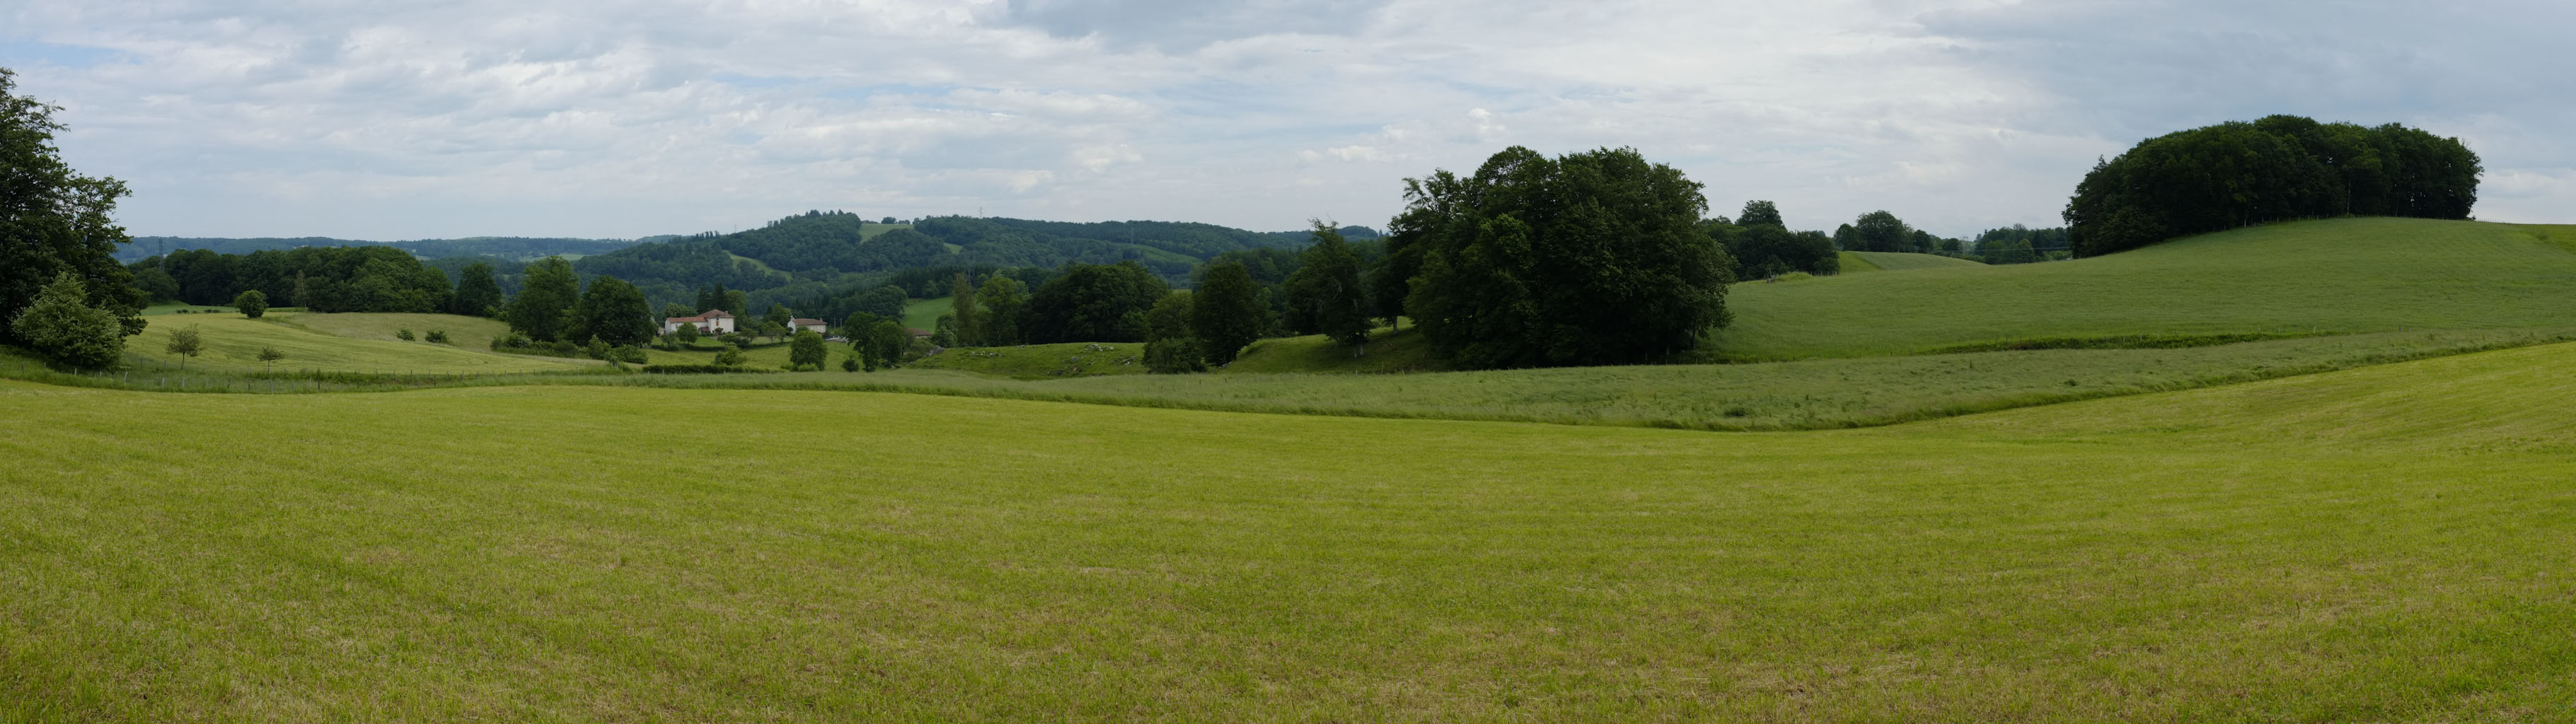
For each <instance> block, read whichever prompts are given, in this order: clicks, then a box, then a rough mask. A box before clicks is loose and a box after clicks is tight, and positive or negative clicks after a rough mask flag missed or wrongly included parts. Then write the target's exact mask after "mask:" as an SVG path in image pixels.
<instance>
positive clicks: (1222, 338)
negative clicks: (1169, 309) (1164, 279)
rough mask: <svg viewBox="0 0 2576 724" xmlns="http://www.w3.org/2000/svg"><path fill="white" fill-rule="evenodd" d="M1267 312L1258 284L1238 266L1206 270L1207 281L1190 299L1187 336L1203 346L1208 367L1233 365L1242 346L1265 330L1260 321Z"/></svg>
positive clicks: (1220, 265)
mask: <svg viewBox="0 0 2576 724" xmlns="http://www.w3.org/2000/svg"><path fill="white" fill-rule="evenodd" d="M1269 311H1270V310H1268V309H1266V308H1264V305H1262V303H1261V288H1260V283H1259V282H1255V281H1253V280H1252V274H1250V273H1249V272H1246V271H1244V268H1243V265H1242V264H1237V263H1234V262H1226V263H1223V264H1217V265H1214V266H1210V267H1208V271H1207V280H1206V281H1203V282H1200V283H1199V288H1198V291H1197V292H1195V293H1193V294H1192V295H1191V301H1190V332H1191V336H1195V337H1197V338H1198V340H1199V344H1202V345H1206V352H1207V361H1208V364H1211V365H1216V366H1220V367H1222V366H1225V365H1228V364H1233V363H1234V358H1235V356H1236V355H1239V354H1242V353H1243V348H1244V346H1245V345H1249V344H1252V341H1253V340H1256V339H1260V338H1261V328H1262V327H1264V326H1267V324H1266V321H1267V320H1265V319H1263V317H1264V315H1266V314H1268V312H1269Z"/></svg>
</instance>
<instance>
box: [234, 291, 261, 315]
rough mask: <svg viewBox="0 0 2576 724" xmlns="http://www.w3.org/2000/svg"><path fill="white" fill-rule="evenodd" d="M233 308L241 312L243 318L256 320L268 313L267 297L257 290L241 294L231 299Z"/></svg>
mask: <svg viewBox="0 0 2576 724" xmlns="http://www.w3.org/2000/svg"><path fill="white" fill-rule="evenodd" d="M233 308H234V309H237V310H241V313H242V316H244V317H249V318H251V319H258V318H259V315H262V314H267V313H268V295H267V294H265V293H262V292H261V291H260V290H257V289H253V290H250V291H246V292H242V293H241V294H239V295H236V296H234V297H233Z"/></svg>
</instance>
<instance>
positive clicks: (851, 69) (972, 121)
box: [0, 0, 2576, 240]
mask: <svg viewBox="0 0 2576 724" xmlns="http://www.w3.org/2000/svg"><path fill="white" fill-rule="evenodd" d="M0 18H5V22H0V67H9V68H13V69H15V70H17V71H18V73H19V77H18V83H19V92H20V93H22V94H26V95H31V96H34V97H37V98H40V99H44V100H47V101H50V102H53V103H55V104H57V105H61V106H63V107H64V109H65V110H64V111H63V112H62V113H61V114H59V115H58V118H59V119H60V120H62V121H63V122H65V123H67V124H69V125H70V126H71V130H70V131H68V132H67V133H65V134H64V135H63V136H62V137H61V139H60V140H61V146H62V150H63V153H64V155H65V156H66V157H67V158H68V159H69V160H70V161H71V162H72V164H73V165H74V166H76V167H78V168H80V169H82V170H83V171H85V172H88V173H92V174H105V175H112V176H116V177H119V178H122V179H125V180H127V181H128V182H130V183H131V184H132V185H133V187H134V190H135V195H134V196H133V197H132V198H130V199H127V200H126V201H125V202H124V204H123V206H122V207H121V216H122V218H123V219H124V221H125V222H126V224H127V227H128V228H129V229H130V230H131V231H133V232H134V233H136V234H138V235H179V236H307V235H313V236H337V237H344V238H362V239H379V240H395V239H415V238H436V237H457V236H475V235H514V236H578V237H635V236H644V235H651V234H663V233H689V232H696V231H707V230H718V231H730V230H734V229H738V228H744V227H748V226H756V225H758V224H759V223H760V222H761V221H763V220H765V219H770V218H775V217H778V216H783V215H786V214H789V213H795V212H801V211H804V210H806V209H817V208H819V209H846V210H850V211H855V212H859V213H861V214H865V215H868V216H871V217H875V216H899V217H907V218H909V217H913V216H921V215H939V214H977V213H981V214H985V215H996V216H1018V217H1027V218H1042V219H1059V220H1068V221H1094V220H1113V219H1160V220H1182V221H1205V222H1210V223H1217V224H1224V225H1228V226H1237V227H1245V228H1252V229H1262V230H1277V229H1293V228H1298V227H1300V226H1302V225H1303V223H1304V220H1305V219H1307V218H1309V217H1322V218H1328V219H1335V220H1339V221H1341V222H1343V223H1357V224H1367V225H1372V226H1375V225H1381V224H1383V223H1384V222H1385V220H1386V218H1387V217H1388V216H1390V215H1392V214H1393V213H1394V212H1395V211H1396V209H1397V208H1398V207H1399V206H1400V205H1401V203H1402V198H1401V188H1402V186H1401V184H1402V179H1403V178H1404V177H1407V176H1418V175H1422V174H1425V173H1428V172H1430V171H1431V170H1433V169H1437V168H1447V169H1452V170H1457V171H1462V172H1463V171H1472V170H1473V169H1474V168H1475V167H1476V166H1477V165H1478V164H1479V163H1480V162H1481V161H1482V160H1483V158H1484V157H1485V156H1488V155H1491V154H1492V153H1493V152H1494V151H1497V150H1500V149H1502V148H1503V147H1505V146H1509V145H1515V144H1517V145H1523V146H1529V147H1531V148H1534V149H1538V150H1540V151H1542V152H1546V153H1550V154H1557V153H1566V152H1571V151H1578V150H1584V149H1590V148H1595V147H1602V146H1634V147H1636V148H1638V149H1639V150H1640V151H1642V152H1644V154H1645V155H1646V156H1647V158H1649V159H1653V160H1656V161H1660V162H1664V163H1668V164H1671V165H1673V166H1676V167H1678V168H1680V169H1682V170H1683V171H1684V172H1686V173H1687V174H1689V175H1690V177H1691V178H1693V179H1696V180H1698V181H1700V182H1702V183H1704V184H1706V185H1707V196H1708V199H1709V202H1710V205H1711V206H1712V209H1713V211H1714V212H1715V213H1721V214H1732V213H1733V212H1734V210H1735V209H1736V208H1737V207H1739V206H1741V205H1742V203H1743V202H1744V201H1745V200H1746V199H1752V198H1763V199H1772V200H1775V201H1777V202H1778V203H1779V205H1780V208H1781V209H1782V211H1783V212H1785V215H1786V216H1787V218H1788V220H1789V221H1790V223H1791V225H1792V226H1793V227H1807V228H1831V227H1832V226H1834V225H1835V224H1837V223H1841V222H1844V221H1848V220H1850V219H1851V218H1852V217H1853V216H1856V215H1858V214H1860V213H1863V212H1867V211H1870V210H1874V209H1886V210H1889V211H1893V212H1895V213H1896V214H1897V215H1898V216H1901V217H1903V218H1905V219H1907V220H1908V221H1911V222H1914V223H1915V224H1916V225H1917V226H1920V227H1923V228H1926V229H1929V230H1931V231H1933V232H1935V233H1939V234H1943V235H1954V236H1964V235H1969V234H1973V233H1975V232H1976V231H1977V230H1979V229H1982V228H1986V227H1991V226H2000V225H2007V224H2012V223H2027V224H2031V225H2034V226H2038V225H2055V224H2056V223H2057V222H2056V216H2057V211H2058V209H2059V208H2060V207H2061V206H2062V205H2063V204H2064V202H2065V197H2066V195H2067V193H2068V191H2069V190H2070V189H2072V188H2073V186H2074V184H2075V181H2076V180H2077V179H2078V178H2079V177H2081V175H2082V174H2083V172H2084V171H2085V170H2086V169H2087V168H2089V167H2090V166H2091V164H2092V163H2093V160H2094V159H2095V158H2096V157H2097V156H2102V155H2110V154H2116V153H2118V152H2119V151H2121V150H2122V149H2125V148H2127V147H2128V146H2129V145H2131V144H2133V143H2135V142H2136V141H2138V140H2139V139H2141V138H2144V137H2147V136H2151V135H2156V134H2161V133H2164V132H2167V131H2172V130H2178V129H2182V128H2188V127H2193V126H2200V125H2207V124H2210V123H2214V122H2219V121H2225V120H2231V119H2247V120H2250V119H2252V118H2255V117H2259V116H2262V115H2266V114H2271V113H2291V114H2300V115H2308V116H2313V117H2316V118H2318V119H2320V120H2350V121H2356V122H2362V123H2368V124H2377V123H2382V122H2389V121H2395V122H2401V123H2405V124H2408V125H2413V126H2418V127H2422V128H2425V129H2428V130H2431V131H2433V132H2435V133H2437V134H2440V135H2445V136H2458V137H2460V138H2462V139H2463V140H2465V141H2467V142H2468V143H2469V145H2470V147H2471V148H2472V149H2474V150H2476V151H2477V152H2478V153H2479V154H2481V155H2482V156H2483V157H2484V158H2485V162H2486V167H2487V176H2486V183H2485V187H2484V190H2483V192H2482V194H2481V200H2480V203H2479V205H2478V208H2477V214H2478V215H2479V216H2480V217H2481V218H2487V219H2495V220H2504V221H2557V222H2565V221H2576V145H2571V143H2570V141H2569V140H2568V139H2569V131H2568V129H2571V128H2576V74H2570V73H2566V72H2564V71H2563V68H2562V67H2560V66H2557V65H2556V62H2557V61H2556V60H2555V59H2556V58H2557V57H2558V56H2559V55H2561V53H2559V52H2558V48H2560V47H2561V46H2562V45H2563V43H2562V42H2561V38H2560V35H2561V34H2562V33H2563V29H2564V28H2566V27H2568V26H2570V25H2571V24H2576V6H2570V5H2568V4H2566V3H2564V2H2522V3H2518V2H2465V3H2427V2H2422V1H2421V0H2406V1H2403V2H2399V1H2396V0H2387V1H2382V0H2354V1H2349V2H2325V1H2315V2H2246V1H2243V0H2176V1H2170V2H2094V1H2089V0H2070V1H2067V2H2025V3H2013V2H1997V1H1994V0H1979V1H1975V2H1939V1H1931V0H1924V1H1916V0H1862V1H1858V2H1839V1H1835V0H1809V1H1807V2H1798V3H1772V2H1759V3H1757V2H1711V1H1688V0H1676V1H1662V0H1595V1H1591V2H1536V1H1529V0H1480V1H1475V2H1468V1H1464V0H1383V1H1378V0H1252V1H1248V2H1234V3H1225V2H1195V1H1191V0H720V1H718V2H698V3H678V2H658V1H656V0H588V1H585V2H549V1H547V0H429V1H420V0H371V1H367V2H346V1H333V0H276V1H270V2H237V1H233V0H174V1H170V2H116V1H112V0H109V1H102V0H20V1H19V2H15V3H12V4H11V7H10V8H9V9H5V10H0Z"/></svg>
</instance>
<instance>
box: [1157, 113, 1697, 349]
mask: <svg viewBox="0 0 2576 724" xmlns="http://www.w3.org/2000/svg"><path fill="white" fill-rule="evenodd" d="M1406 197H1407V202H1408V205H1407V211H1406V214H1407V216H1400V217H1398V221H1399V223H1398V224H1397V226H1399V227H1404V228H1408V229H1419V231H1418V232H1417V233H1419V234H1421V238H1420V241H1419V242H1417V243H1420V244H1422V245H1423V257H1422V271H1421V274H1420V275H1419V276H1417V277H1415V280H1414V283H1413V284H1412V289H1411V292H1410V293H1409V294H1408V296H1407V297H1406V300H1405V310H1406V313H1407V314H1408V315H1409V316H1411V317H1413V319H1414V322H1415V323H1416V324H1419V325H1420V326H1421V329H1422V332H1423V335H1424V337H1425V338H1426V339H1427V340H1428V341H1429V342H1430V344H1431V347H1432V349H1433V350H1434V351H1435V352H1436V353H1438V354H1439V355H1440V356H1442V357H1443V358H1445V359H1446V360H1448V361H1449V362H1450V363H1451V364H1453V365H1457V366H1460V367H1474V368H1492V367H1531V366H1548V365H1575V364H1612V363H1624V362H1637V361H1645V360H1651V359H1657V358H1661V357H1664V356H1667V355H1670V354H1671V353H1674V352H1679V351H1682V350H1687V349H1690V348H1692V347H1694V346H1696V345H1697V344H1698V343H1699V341H1700V339H1701V337H1702V335H1703V334H1705V333H1706V332H1707V331H1709V330H1711V329H1713V328H1716V327H1720V326H1723V325H1725V324H1726V323H1727V321H1728V317H1727V313H1726V304H1725V300H1726V296H1725V295H1726V284H1727V283H1728V282H1729V281H1731V280H1732V274H1731V269H1732V267H1733V266H1734V262H1733V261H1732V260H1730V259H1729V258H1728V257H1727V255H1726V251H1725V249H1724V248H1722V247H1720V246H1719V245H1718V243H1717V242H1716V241H1715V240H1713V239H1711V238H1709V236H1708V235H1707V234H1705V233H1702V232H1701V231H1700V230H1699V229H1698V226H1697V225H1698V222H1699V219H1700V217H1701V215H1702V214H1703V213H1705V212H1706V211H1707V209H1708V202H1707V201H1706V200H1705V199H1704V198H1703V197H1702V196H1701V195H1700V185H1699V184H1698V183H1696V182H1693V181H1691V180H1690V179H1688V178H1685V177H1683V176H1682V174H1681V172H1680V171H1677V170H1674V169H1673V168H1672V167H1670V166H1665V165H1662V164H1656V163H1649V162H1648V161H1646V160H1645V158H1644V157H1643V156H1641V155H1639V154H1638V153H1637V152H1636V150H1634V149H1626V148H1622V149H1600V150H1595V151H1590V152H1585V153H1576V154H1570V155H1566V156H1561V157H1558V158H1553V159H1551V158H1548V157H1545V156H1542V155H1540V154H1539V153H1537V152H1535V151H1531V150H1529V149H1527V148H1521V147H1517V146H1516V147H1513V148H1509V149H1505V150H1504V151H1502V152H1501V153H1497V154H1495V155H1494V156H1493V158H1491V159H1488V160H1487V161H1486V162H1485V165H1484V167H1483V168H1480V169H1478V170H1477V172H1476V175H1474V176H1472V177H1465V178H1461V177H1458V176H1455V175H1452V174H1450V173H1448V172H1445V171H1438V172H1434V173H1433V174H1432V175H1431V176H1430V177H1429V178H1425V179H1411V180H1407V182H1406ZM1201 303H1202V304H1204V303H1205V302H1204V301H1202V302H1201Z"/></svg>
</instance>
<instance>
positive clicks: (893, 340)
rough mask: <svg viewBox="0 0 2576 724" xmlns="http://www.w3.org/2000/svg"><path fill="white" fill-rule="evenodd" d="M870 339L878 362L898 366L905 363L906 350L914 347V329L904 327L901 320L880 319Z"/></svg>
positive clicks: (888, 365)
mask: <svg viewBox="0 0 2576 724" xmlns="http://www.w3.org/2000/svg"><path fill="white" fill-rule="evenodd" d="M868 341H869V347H871V350H870V351H872V352H873V353H875V354H876V358H877V363H878V364H880V365H883V366H885V367H889V368H892V367H897V366H901V365H902V364H903V353H904V350H907V349H910V348H912V331H911V330H908V329H904V327H903V324H902V323H901V322H896V321H893V320H884V321H879V322H877V326H876V331H875V332H873V333H871V334H869V335H868Z"/></svg>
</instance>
